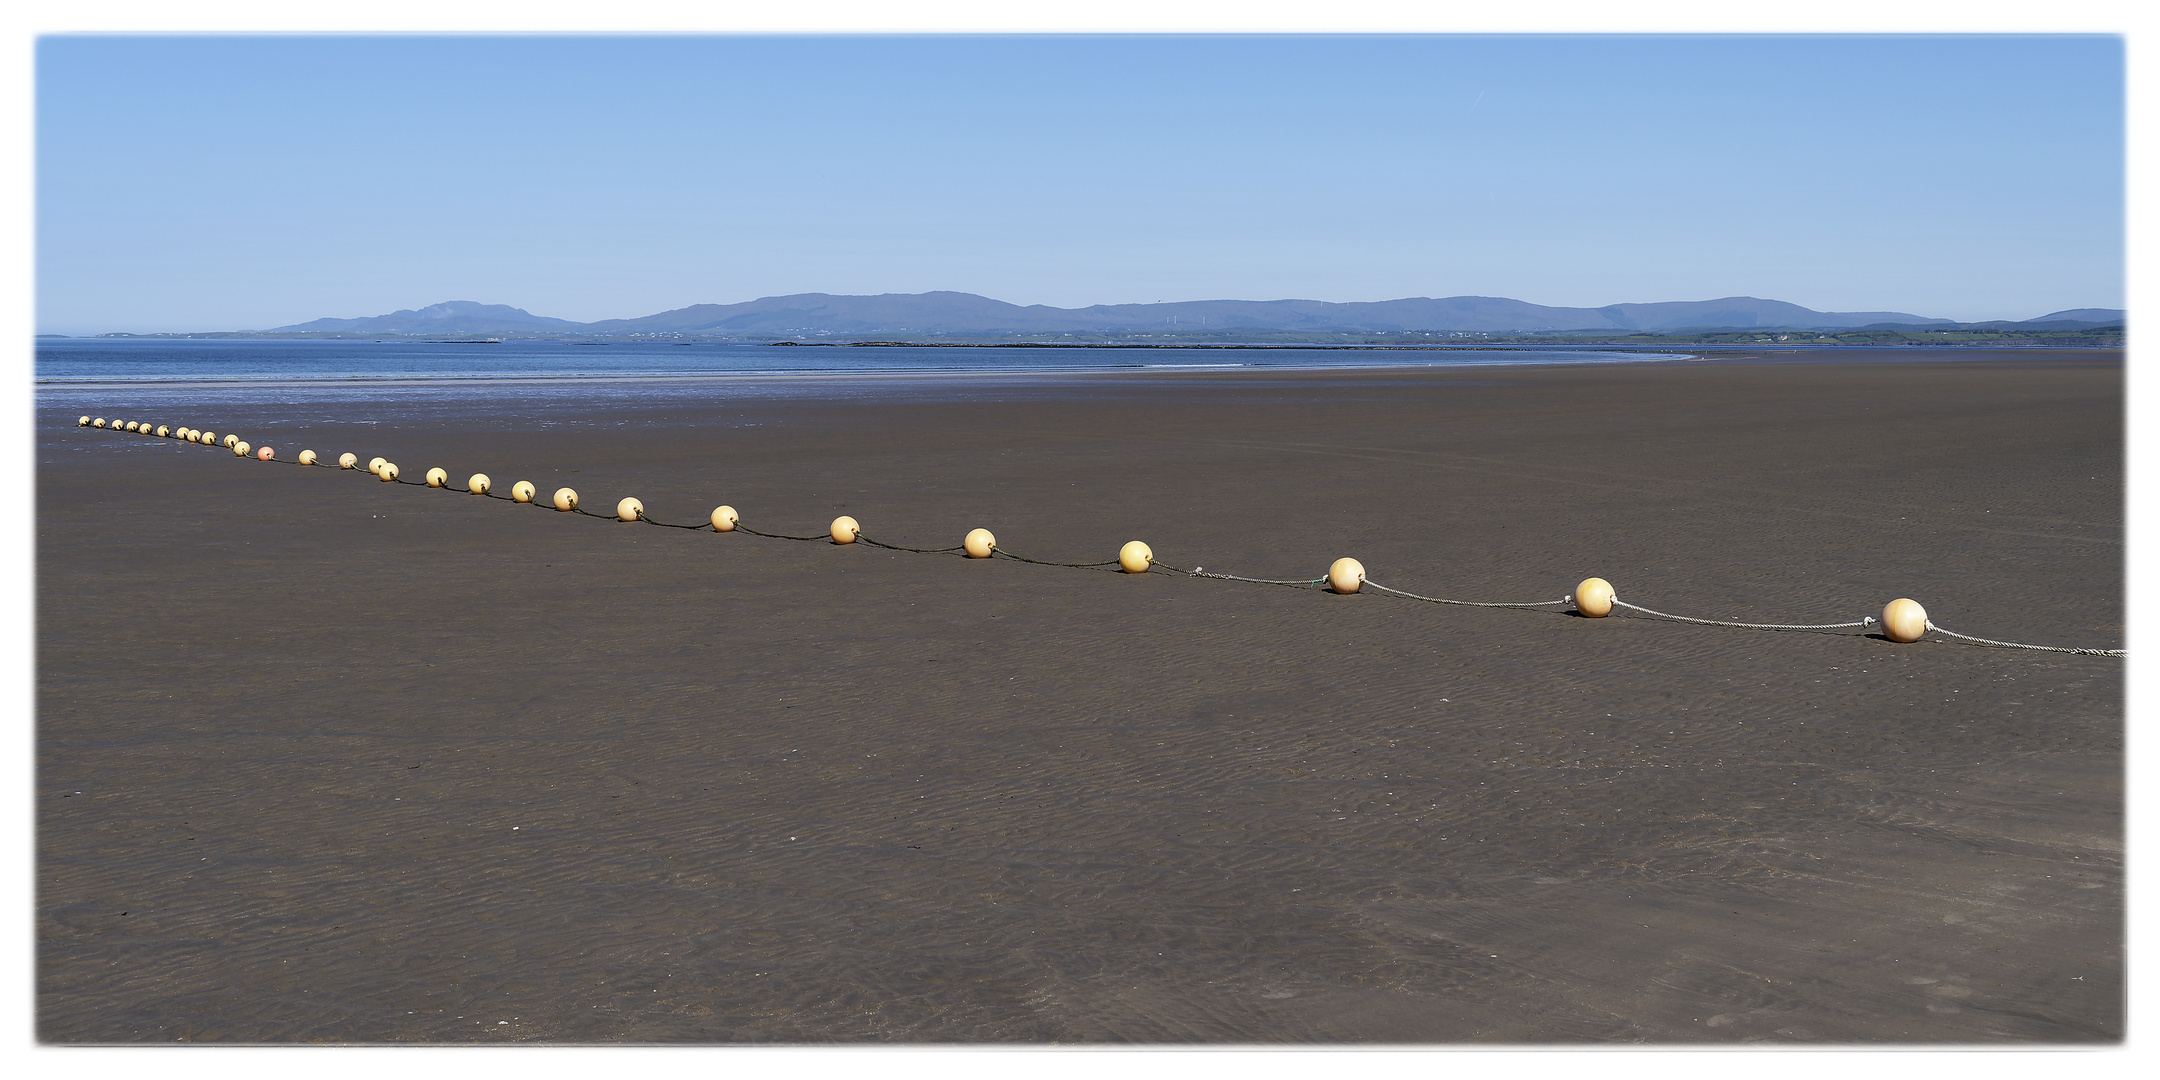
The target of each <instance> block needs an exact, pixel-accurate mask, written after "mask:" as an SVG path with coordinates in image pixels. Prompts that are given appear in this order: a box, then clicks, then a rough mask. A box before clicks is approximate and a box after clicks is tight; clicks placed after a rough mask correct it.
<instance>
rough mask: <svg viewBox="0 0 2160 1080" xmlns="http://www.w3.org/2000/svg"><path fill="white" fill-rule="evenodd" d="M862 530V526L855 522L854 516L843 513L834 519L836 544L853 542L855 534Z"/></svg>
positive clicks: (833, 539)
mask: <svg viewBox="0 0 2160 1080" xmlns="http://www.w3.org/2000/svg"><path fill="white" fill-rule="evenodd" d="M861 531H862V526H860V525H857V524H855V519H854V518H851V517H848V516H846V515H844V514H843V515H841V516H840V517H836V518H834V519H832V542H833V543H835V544H852V543H854V542H855V534H856V533H859V532H861Z"/></svg>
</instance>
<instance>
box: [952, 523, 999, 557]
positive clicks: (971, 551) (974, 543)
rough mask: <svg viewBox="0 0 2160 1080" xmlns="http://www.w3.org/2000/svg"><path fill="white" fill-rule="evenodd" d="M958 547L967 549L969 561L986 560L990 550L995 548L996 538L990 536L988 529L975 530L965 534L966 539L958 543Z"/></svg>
mask: <svg viewBox="0 0 2160 1080" xmlns="http://www.w3.org/2000/svg"><path fill="white" fill-rule="evenodd" d="M960 546H961V547H963V548H966V549H967V557H968V558H970V559H987V558H989V557H990V549H992V548H994V547H997V537H995V536H992V535H990V530H988V529H975V530H973V531H971V532H969V533H968V534H967V539H965V540H962V541H960Z"/></svg>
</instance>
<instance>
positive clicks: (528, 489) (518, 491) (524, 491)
mask: <svg viewBox="0 0 2160 1080" xmlns="http://www.w3.org/2000/svg"><path fill="white" fill-rule="evenodd" d="M539 491H540V489H539V488H536V487H534V486H532V481H530V480H520V481H518V482H517V483H515V484H512V485H510V498H511V499H512V500H513V501H515V502H525V503H529V502H531V501H533V496H534V495H536V494H538V493H539Z"/></svg>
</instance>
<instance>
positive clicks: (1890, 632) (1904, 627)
mask: <svg viewBox="0 0 2160 1080" xmlns="http://www.w3.org/2000/svg"><path fill="white" fill-rule="evenodd" d="M1927 628H1928V617H1927V609H1926V608H1924V607H1921V606H1920V605H1919V603H1918V602H1916V601H1912V600H1907V599H1905V598H1904V597H1899V598H1897V599H1896V600H1892V601H1890V602H1889V603H1887V604H1884V605H1883V609H1882V632H1883V636H1884V637H1886V638H1889V639H1890V640H1892V641H1918V640H1920V635H1922V634H1925V633H1927Z"/></svg>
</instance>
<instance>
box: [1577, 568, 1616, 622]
mask: <svg viewBox="0 0 2160 1080" xmlns="http://www.w3.org/2000/svg"><path fill="white" fill-rule="evenodd" d="M1612 598H1613V591H1612V584H1611V583H1610V582H1608V581H1606V580H1605V579H1604V578H1601V577H1593V578H1584V579H1582V584H1580V585H1577V586H1575V610H1576V611H1578V612H1581V613H1582V614H1584V615H1587V616H1589V617H1590V618H1593V619H1602V618H1604V617H1605V616H1607V615H1610V614H1612Z"/></svg>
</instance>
